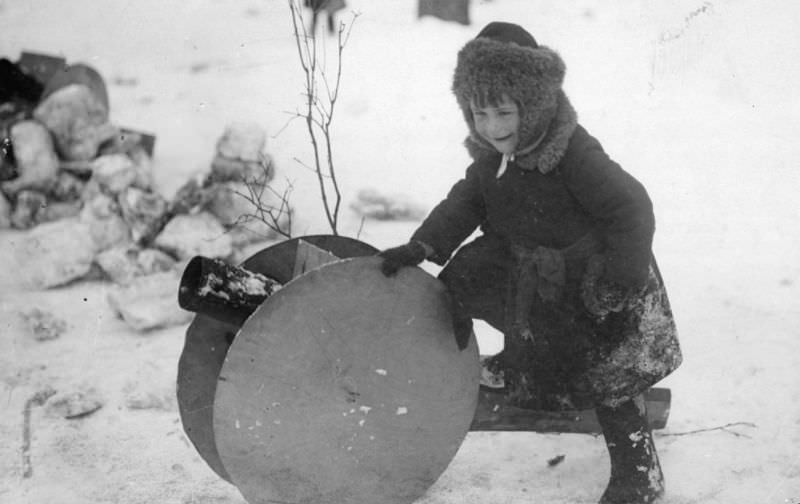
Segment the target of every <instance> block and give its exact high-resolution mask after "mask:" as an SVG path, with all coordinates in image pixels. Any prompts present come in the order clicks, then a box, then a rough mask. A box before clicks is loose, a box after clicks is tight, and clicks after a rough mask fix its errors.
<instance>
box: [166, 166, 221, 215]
mask: <svg viewBox="0 0 800 504" xmlns="http://www.w3.org/2000/svg"><path fill="white" fill-rule="evenodd" d="M213 193H214V188H213V185H212V184H210V183H209V181H208V175H207V174H205V173H196V174H194V175H192V176H191V177H189V179H188V180H186V182H185V183H184V184H183V185H182V186H181V187H180V188H178V190H177V191H176V192H175V196H173V198H172V199H171V200H170V203H169V208H170V210H171V211H172V213H173V214H175V215H178V214H186V213H194V212H196V211H198V210H201V209H203V208H204V207H205V206H206V204H208V202H209V201H210V200H211V198H212V197H213V195H214V194H213Z"/></svg>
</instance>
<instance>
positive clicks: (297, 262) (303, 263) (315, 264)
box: [292, 239, 340, 278]
mask: <svg viewBox="0 0 800 504" xmlns="http://www.w3.org/2000/svg"><path fill="white" fill-rule="evenodd" d="M339 259H340V258H339V257H337V256H336V255H334V254H332V253H331V252H328V251H327V250H325V249H323V248H321V247H317V246H316V245H314V244H313V243H310V242H308V241H306V240H303V239H300V240H298V241H297V255H296V256H295V259H294V272H293V273H292V278H297V277H299V276H300V275H302V274H304V273H306V272H307V271H311V270H313V269H315V268H319V267H320V266H322V265H324V264H328V263H332V262H334V261H338V260H339Z"/></svg>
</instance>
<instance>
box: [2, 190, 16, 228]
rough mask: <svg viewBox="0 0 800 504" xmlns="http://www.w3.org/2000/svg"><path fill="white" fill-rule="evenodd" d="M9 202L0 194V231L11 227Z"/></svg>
mask: <svg viewBox="0 0 800 504" xmlns="http://www.w3.org/2000/svg"><path fill="white" fill-rule="evenodd" d="M12 210H13V209H12V207H11V202H10V201H8V198H6V196H5V194H3V193H2V192H0V229H8V228H10V227H11V211H12Z"/></svg>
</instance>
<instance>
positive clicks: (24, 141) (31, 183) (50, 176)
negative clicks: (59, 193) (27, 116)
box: [3, 120, 58, 195]
mask: <svg viewBox="0 0 800 504" xmlns="http://www.w3.org/2000/svg"><path fill="white" fill-rule="evenodd" d="M9 134H10V137H11V142H12V144H13V145H14V158H15V160H16V165H17V171H18V172H19V176H18V177H17V178H15V179H13V180H10V181H8V182H4V183H3V191H4V192H5V193H6V194H8V195H14V194H17V193H18V192H19V191H21V190H23V189H35V190H39V191H43V192H47V191H48V190H49V189H50V188H51V187H52V186H53V185H55V182H56V177H57V173H58V156H57V155H56V151H55V146H54V145H53V139H52V137H51V136H50V132H49V131H47V128H45V127H44V125H43V124H42V123H40V122H38V121H33V120H27V121H20V122H18V123H16V124H14V125H13V126H12V127H11V131H10V132H9Z"/></svg>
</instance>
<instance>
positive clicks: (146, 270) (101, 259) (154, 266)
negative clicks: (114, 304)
mask: <svg viewBox="0 0 800 504" xmlns="http://www.w3.org/2000/svg"><path fill="white" fill-rule="evenodd" d="M95 262H96V263H97V265H98V266H99V267H100V269H102V270H103V272H104V273H105V274H106V276H108V278H110V279H111V281H112V282H114V283H118V284H121V285H128V284H130V283H131V282H132V281H133V279H134V278H136V277H139V276H146V275H150V274H152V273H159V272H162V271H169V270H170V269H172V268H173V267H174V266H175V260H174V259H172V258H171V257H170V256H168V255H167V254H165V253H164V252H162V251H160V250H155V249H144V250H141V249H139V248H136V247H132V246H128V245H121V246H116V247H112V248H110V249H108V250H105V251H103V252H100V253H99V254H97V257H96V258H95Z"/></svg>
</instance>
